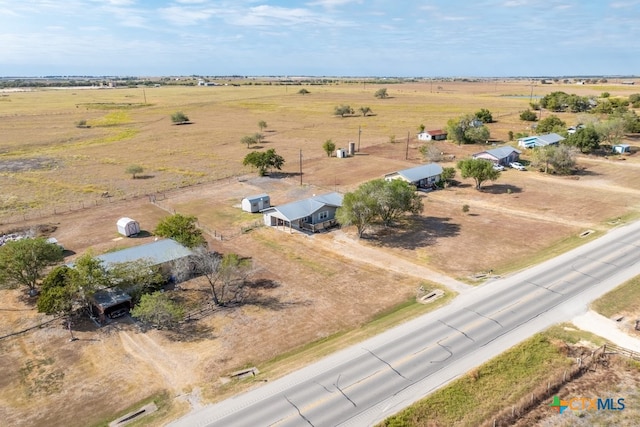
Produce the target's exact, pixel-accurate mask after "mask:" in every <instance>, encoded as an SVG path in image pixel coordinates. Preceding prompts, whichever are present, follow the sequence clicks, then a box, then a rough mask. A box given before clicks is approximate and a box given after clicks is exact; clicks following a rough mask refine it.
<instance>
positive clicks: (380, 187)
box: [364, 179, 423, 227]
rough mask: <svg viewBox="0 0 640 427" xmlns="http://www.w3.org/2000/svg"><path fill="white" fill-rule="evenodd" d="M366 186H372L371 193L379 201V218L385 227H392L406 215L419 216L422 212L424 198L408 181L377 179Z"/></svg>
mask: <svg viewBox="0 0 640 427" xmlns="http://www.w3.org/2000/svg"><path fill="white" fill-rule="evenodd" d="M364 185H369V186H371V190H370V191H371V193H372V194H373V196H374V198H375V199H376V200H377V216H378V217H379V218H380V220H381V221H382V224H383V225H384V226H385V227H388V226H390V225H392V224H393V223H394V222H395V221H397V220H398V219H399V218H400V217H401V216H403V215H404V214H405V213H411V214H414V215H417V214H419V213H420V212H422V208H423V204H422V198H421V197H420V195H419V194H418V193H417V192H416V187H415V186H414V185H412V184H410V183H408V182H406V181H403V180H400V179H392V180H391V181H387V180H384V179H376V180H373V181H369V182H368V183H365V184H364Z"/></svg>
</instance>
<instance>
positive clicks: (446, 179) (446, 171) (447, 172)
mask: <svg viewBox="0 0 640 427" xmlns="http://www.w3.org/2000/svg"><path fill="white" fill-rule="evenodd" d="M455 176H456V169H455V168H452V167H446V168H442V173H441V174H440V179H441V180H442V182H443V183H444V187H445V188H446V187H447V186H448V185H449V183H450V182H451V181H452V180H453V178H455Z"/></svg>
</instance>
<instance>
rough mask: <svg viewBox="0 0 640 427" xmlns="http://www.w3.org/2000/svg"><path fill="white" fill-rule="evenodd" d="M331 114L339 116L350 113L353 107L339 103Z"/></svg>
mask: <svg viewBox="0 0 640 427" xmlns="http://www.w3.org/2000/svg"><path fill="white" fill-rule="evenodd" d="M333 114H335V115H336V116H340V117H344V116H347V115H352V114H353V108H351V107H350V106H349V105H339V106H337V107H336V108H335V109H334V110H333Z"/></svg>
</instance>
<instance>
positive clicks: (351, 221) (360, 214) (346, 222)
mask: <svg viewBox="0 0 640 427" xmlns="http://www.w3.org/2000/svg"><path fill="white" fill-rule="evenodd" d="M376 208H377V201H376V199H375V198H374V197H373V196H372V195H371V194H368V193H366V192H365V191H363V189H361V188H358V189H357V190H356V191H354V192H352V193H346V194H345V195H344V197H343V199H342V206H341V207H339V208H338V210H337V211H336V219H337V220H338V222H339V223H340V224H341V225H343V226H345V227H348V226H350V225H353V226H355V227H356V231H357V234H358V238H361V237H362V236H363V235H364V232H365V230H366V229H367V227H369V226H370V225H371V223H372V222H373V220H374V219H375V217H376Z"/></svg>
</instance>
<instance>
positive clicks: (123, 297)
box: [91, 288, 131, 310]
mask: <svg viewBox="0 0 640 427" xmlns="http://www.w3.org/2000/svg"><path fill="white" fill-rule="evenodd" d="M91 298H92V299H93V301H94V302H95V303H96V305H98V306H100V307H101V308H102V309H103V310H105V309H107V308H109V307H113V306H114V305H118V304H121V303H123V302H129V301H131V296H130V295H129V294H127V293H126V292H124V291H123V290H121V289H117V288H110V289H100V290H99V291H96V292H95V293H94V294H93V296H92V297H91Z"/></svg>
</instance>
